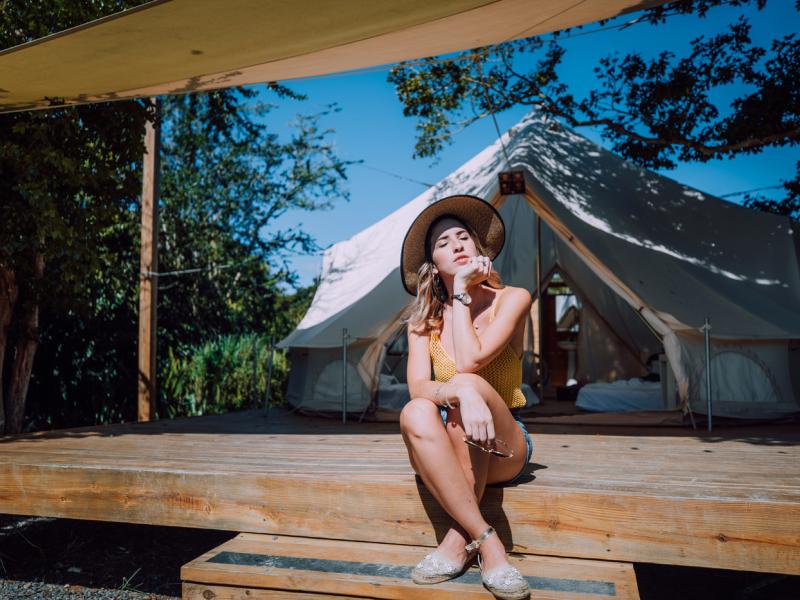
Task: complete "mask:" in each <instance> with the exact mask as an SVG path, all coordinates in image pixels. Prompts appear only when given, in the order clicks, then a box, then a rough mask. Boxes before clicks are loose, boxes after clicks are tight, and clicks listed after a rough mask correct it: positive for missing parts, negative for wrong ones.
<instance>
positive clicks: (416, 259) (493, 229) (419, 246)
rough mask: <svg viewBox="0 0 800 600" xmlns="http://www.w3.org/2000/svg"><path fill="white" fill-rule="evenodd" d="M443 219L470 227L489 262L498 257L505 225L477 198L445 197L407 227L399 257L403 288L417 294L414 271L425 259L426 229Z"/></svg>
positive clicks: (495, 211)
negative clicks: (450, 218)
mask: <svg viewBox="0 0 800 600" xmlns="http://www.w3.org/2000/svg"><path fill="white" fill-rule="evenodd" d="M444 216H453V217H454V218H456V219H458V220H459V221H461V222H462V223H464V224H465V225H467V226H468V227H470V228H471V229H472V230H473V231H474V232H475V235H477V236H478V239H479V240H480V241H481V243H482V244H483V247H484V248H485V249H486V252H487V254H488V256H489V259H490V260H494V258H495V257H496V256H497V255H498V254H500V250H502V249H503V244H504V243H505V239H506V232H505V225H504V224H503V219H502V218H501V217H500V213H498V212H497V210H496V209H495V208H494V206H492V205H491V204H489V203H488V202H485V201H484V200H481V199H480V198H478V197H477V196H467V195H457V196H448V197H447V198H442V199H441V200H439V201H437V202H434V203H433V204H431V205H429V206H428V207H427V208H425V209H424V210H423V211H422V212H421V213H420V214H419V215H418V216H417V218H416V219H414V222H413V223H412V224H411V227H409V228H408V232H407V233H406V237H405V239H404V240H403V249H402V251H401V254H400V277H401V278H402V279H403V287H404V288H405V289H406V291H407V292H408V293H409V294H411V295H412V296H416V295H417V272H418V271H419V268H420V267H421V266H422V263H424V262H425V261H426V260H429V258H428V249H427V242H428V239H427V238H428V230H429V229H430V226H431V225H432V224H433V223H434V221H436V220H437V219H439V218H440V217H444Z"/></svg>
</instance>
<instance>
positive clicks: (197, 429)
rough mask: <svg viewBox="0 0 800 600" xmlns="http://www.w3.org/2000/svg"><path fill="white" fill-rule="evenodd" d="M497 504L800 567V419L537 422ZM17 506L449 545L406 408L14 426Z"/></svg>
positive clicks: (592, 548)
mask: <svg viewBox="0 0 800 600" xmlns="http://www.w3.org/2000/svg"><path fill="white" fill-rule="evenodd" d="M529 429H530V431H531V434H532V437H533V440H534V454H533V457H532V459H531V464H530V465H529V467H528V468H529V473H528V475H527V476H526V477H525V479H524V480H523V481H522V482H521V483H519V484H517V485H515V486H490V487H489V488H488V489H487V492H486V495H485V497H484V500H483V503H482V507H483V509H484V514H485V515H486V517H487V520H488V521H489V522H490V523H492V524H493V525H494V526H495V528H496V529H497V530H498V532H499V533H500V537H501V538H502V539H503V540H504V541H505V542H506V545H507V547H508V548H509V550H513V551H516V552H519V553H523V554H538V555H551V556H561V557H572V558H589V559H601V560H609V561H624V562H650V563H661V564H675V565H690V566H703V567H715V568H726V569H738V570H747V571H763V572H774V573H787V574H800V426H798V425H796V424H795V425H771V426H770V425H762V426H758V427H731V428H719V427H718V428H717V429H716V430H715V431H714V432H713V433H712V434H708V433H707V432H705V431H701V430H697V431H693V430H692V429H685V428H677V427H663V428H640V429H638V430H633V429H631V428H624V427H615V428H611V427H605V428H601V427H599V426H587V425H583V426H568V425H563V424H562V425H542V424H537V423H532V424H531V425H530V426H529ZM0 513H7V514H18V515H41V516H54V517H70V518H79V519H95V520H103V521H120V522H129V523H150V524H158V525H176V526H184V527H200V528H213V529H225V530H230V531H236V532H252V533H271V534H277V535H287V536H307V537H315V538H326V539H332V540H336V539H340V540H354V541H363V542H379V543H395V544H406V545H417V546H435V545H436V544H437V540H438V539H441V537H442V536H443V534H444V532H445V530H446V526H447V524H448V523H449V519H448V517H447V515H446V514H445V513H444V512H443V510H442V509H441V508H440V507H439V505H438V503H437V502H436V501H435V500H434V499H433V497H432V496H431V495H430V493H428V491H427V490H426V489H425V487H424V486H423V485H422V483H421V482H420V481H419V480H418V479H417V478H416V477H415V475H414V473H413V471H412V470H411V468H410V465H409V463H408V456H407V454H406V450H405V446H404V444H403V441H402V438H401V436H400V434H399V429H398V425H397V423H354V422H350V423H348V424H347V425H342V424H341V423H340V422H338V421H331V420H324V419H319V418H315V419H312V418H308V417H302V416H298V415H290V414H286V413H285V412H283V411H272V413H271V414H270V415H268V416H267V415H266V413H264V412H261V411H248V412H241V413H233V414H228V415H222V416H207V417H194V418H186V419H179V420H174V421H156V422H152V423H132V424H122V425H113V426H103V427H85V428H78V429H69V430H61V431H56V432H47V433H35V434H23V435H17V436H5V437H0Z"/></svg>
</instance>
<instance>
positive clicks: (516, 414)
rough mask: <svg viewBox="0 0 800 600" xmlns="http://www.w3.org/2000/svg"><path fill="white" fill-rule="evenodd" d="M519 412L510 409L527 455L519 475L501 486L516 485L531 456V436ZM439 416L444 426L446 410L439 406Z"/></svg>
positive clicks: (518, 410) (515, 409)
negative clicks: (525, 446)
mask: <svg viewBox="0 0 800 600" xmlns="http://www.w3.org/2000/svg"><path fill="white" fill-rule="evenodd" d="M519 412H520V409H518V408H513V409H511V416H512V417H514V420H515V421H516V422H517V425H519V428H520V429H521V430H522V435H523V436H524V437H525V444H526V445H527V446H528V450H527V455H526V457H525V463H524V464H523V465H522V468H521V469H520V471H519V473H517V474H516V475H515V476H514V477H513V478H511V479H509V480H508V481H503V482H502V483H503V484H509V483H516V482H517V481H519V480H520V479H522V476H523V475H524V474H525V467H527V466H528V463H529V462H530V460H531V455H533V440H531V436H530V434H529V433H528V429H527V428H526V427H525V423H523V422H522V419H520V416H519ZM439 414H440V415H442V423H444V424H445V426H446V425H447V408H445V407H444V406H440V407H439Z"/></svg>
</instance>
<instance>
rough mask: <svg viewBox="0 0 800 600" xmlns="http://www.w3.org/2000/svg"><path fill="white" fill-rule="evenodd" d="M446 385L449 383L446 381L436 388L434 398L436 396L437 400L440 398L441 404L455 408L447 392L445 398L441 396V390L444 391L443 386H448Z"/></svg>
mask: <svg viewBox="0 0 800 600" xmlns="http://www.w3.org/2000/svg"><path fill="white" fill-rule="evenodd" d="M446 385H447V384H446V383H443V384H442V385H440V386H439V387H438V388H436V393H435V394H434V398H435V399H436V400H439V402H440V406H441V405H444V406H446V407H447V408H450V409H453V408H455V406H453V405H452V404H450V401H449V400H448V399H447V394H445V396H444V399H441V398H440V397H439V392H441V391H442V388H443V387H444V386H446Z"/></svg>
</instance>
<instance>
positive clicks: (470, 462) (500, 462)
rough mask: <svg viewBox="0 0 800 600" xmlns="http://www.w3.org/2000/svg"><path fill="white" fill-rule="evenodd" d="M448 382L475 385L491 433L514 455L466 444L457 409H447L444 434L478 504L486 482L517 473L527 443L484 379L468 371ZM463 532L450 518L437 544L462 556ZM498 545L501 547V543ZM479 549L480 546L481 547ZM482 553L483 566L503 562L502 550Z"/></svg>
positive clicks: (522, 461)
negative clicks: (486, 408) (491, 426)
mask: <svg viewBox="0 0 800 600" xmlns="http://www.w3.org/2000/svg"><path fill="white" fill-rule="evenodd" d="M450 381H452V382H454V383H461V384H462V385H472V386H474V387H475V389H476V390H477V391H478V392H479V393H480V394H481V397H483V398H484V400H486V401H487V404H488V406H489V409H490V411H491V413H492V421H493V422H494V427H495V436H496V437H497V438H499V439H501V440H503V441H505V442H507V443H508V445H509V447H510V448H511V449H513V451H514V456H513V457H512V458H511V459H507V458H499V457H496V456H492V455H490V454H487V453H486V452H482V451H481V450H478V449H477V448H473V447H471V446H468V445H467V444H465V443H464V441H463V440H464V436H465V433H464V425H463V422H462V420H461V411H460V410H459V409H458V408H455V409H451V410H449V411H448V416H447V426H446V429H447V433H448V436H449V438H450V441H451V443H452V444H453V448H454V450H455V451H456V455H457V456H458V458H459V463H460V464H461V467H462V469H463V471H464V475H465V477H466V478H467V480H468V481H470V482H471V483H472V485H473V489H474V493H475V499H476V502H477V503H478V504H480V501H481V498H483V494H484V491H485V490H486V484H487V483H497V482H500V481H507V480H509V479H511V478H512V477H514V476H515V475H516V474H517V473H519V470H520V469H521V468H522V466H523V463H524V461H525V458H526V456H527V444H526V442H525V438H524V436H523V435H522V431H521V430H520V428H519V425H517V423H516V421H515V420H514V417H513V416H512V415H511V411H510V410H509V409H508V407H507V406H506V404H505V402H504V401H503V399H502V398H501V397H500V395H499V394H498V393H497V391H496V390H495V389H494V388H493V387H492V386H491V385H490V384H489V383H488V382H487V381H486V380H485V379H483V378H482V377H480V376H479V375H474V374H472V373H463V374H458V375H456V376H455V377H454V378H453V379H451V380H450ZM467 535H468V534H467V532H466V531H465V530H464V528H463V527H461V526H460V525H459V524H458V522H457V521H455V520H454V522H453V524H452V525H451V528H450V530H449V531H448V532H447V534H446V535H445V538H444V539H443V540H442V544H441V545H440V547H441V548H447V549H448V553H449V554H450V555H453V556H459V557H460V558H461V559H463V557H464V556H466V553H465V552H463V548H464V545H465V544H467V543H469V542H470V541H471V539H472V538H467ZM493 537H496V536H493ZM487 543H488V542H487ZM484 545H485V544H484ZM500 546H501V547H502V544H500ZM481 548H482V549H483V546H481ZM458 549H460V550H461V552H460V553H458ZM495 550H497V549H495ZM482 556H483V558H484V562H485V564H486V567H487V568H493V567H494V564H495V563H496V562H501V563H502V562H504V561H506V558H505V551H504V550H503V552H502V554H501V553H499V552H497V551H495V552H494V553H493V556H492V557H489V556H486V555H485V554H483V553H482Z"/></svg>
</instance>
